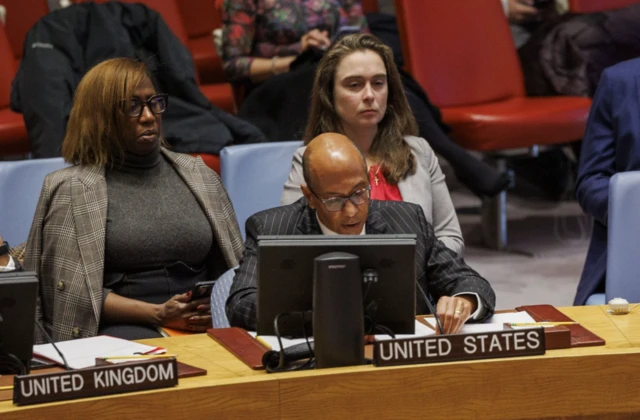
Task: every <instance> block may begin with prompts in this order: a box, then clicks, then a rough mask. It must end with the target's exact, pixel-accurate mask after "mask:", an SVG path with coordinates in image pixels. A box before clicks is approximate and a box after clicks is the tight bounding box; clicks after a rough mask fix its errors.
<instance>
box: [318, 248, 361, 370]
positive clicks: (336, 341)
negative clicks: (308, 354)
mask: <svg viewBox="0 0 640 420" xmlns="http://www.w3.org/2000/svg"><path fill="white" fill-rule="evenodd" d="M313 340H314V347H315V348H314V352H315V359H316V367H317V368H328V367H339V366H354V365H362V364H364V314H363V310H362V273H361V272H360V258H359V257H358V256H356V255H353V254H349V253H346V252H330V253H327V254H323V255H320V256H319V257H316V258H315V259H314V267H313Z"/></svg>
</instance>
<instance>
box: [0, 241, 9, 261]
mask: <svg viewBox="0 0 640 420" xmlns="http://www.w3.org/2000/svg"><path fill="white" fill-rule="evenodd" d="M8 253H9V244H8V243H7V241H4V242H3V243H2V245H0V257H1V256H3V255H7V254H8Z"/></svg>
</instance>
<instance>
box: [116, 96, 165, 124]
mask: <svg viewBox="0 0 640 420" xmlns="http://www.w3.org/2000/svg"><path fill="white" fill-rule="evenodd" d="M127 105H128V106H127V107H125V112H126V114H127V115H128V116H129V117H132V118H134V117H135V118H137V117H139V116H140V115H142V110H143V109H144V107H145V105H146V106H148V107H149V110H150V111H151V112H153V113H154V114H162V113H163V112H164V111H166V110H167V105H169V95H167V94H166V93H158V94H157V95H153V96H151V97H150V98H149V99H147V100H146V101H143V100H142V99H139V98H131V101H130V102H129V103H128V104H127Z"/></svg>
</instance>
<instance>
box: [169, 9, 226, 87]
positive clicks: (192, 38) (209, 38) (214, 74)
mask: <svg viewBox="0 0 640 420" xmlns="http://www.w3.org/2000/svg"><path fill="white" fill-rule="evenodd" d="M177 5H178V9H179V11H180V17H181V20H182V22H183V23H184V26H185V29H186V32H187V37H188V38H187V46H188V48H189V50H190V51H191V55H193V60H194V61H195V63H196V67H197V69H198V72H199V74H200V80H201V81H202V82H203V83H226V81H227V79H226V75H225V73H224V69H223V67H222V59H221V58H220V57H219V56H218V53H217V51H216V48H215V46H214V42H213V31H214V29H219V28H222V13H221V10H219V9H218V8H217V7H216V2H215V0H189V1H184V0H183V1H178V2H177Z"/></svg>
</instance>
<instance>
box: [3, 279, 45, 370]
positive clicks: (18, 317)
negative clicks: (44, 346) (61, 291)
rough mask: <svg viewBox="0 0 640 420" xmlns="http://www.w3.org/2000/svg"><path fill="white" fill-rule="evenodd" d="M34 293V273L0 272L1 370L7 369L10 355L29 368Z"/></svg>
mask: <svg viewBox="0 0 640 420" xmlns="http://www.w3.org/2000/svg"><path fill="white" fill-rule="evenodd" d="M37 293H38V278H37V276H36V273H34V272H28V271H27V272H9V273H0V359H2V362H4V363H0V367H5V368H6V360H7V359H5V358H6V356H7V354H12V355H13V356H15V357H16V358H17V359H18V360H20V361H21V362H22V363H23V364H24V366H25V367H26V369H27V370H28V369H29V361H30V360H31V356H32V355H33V329H34V326H35V319H36V296H37ZM13 373H15V372H13Z"/></svg>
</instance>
